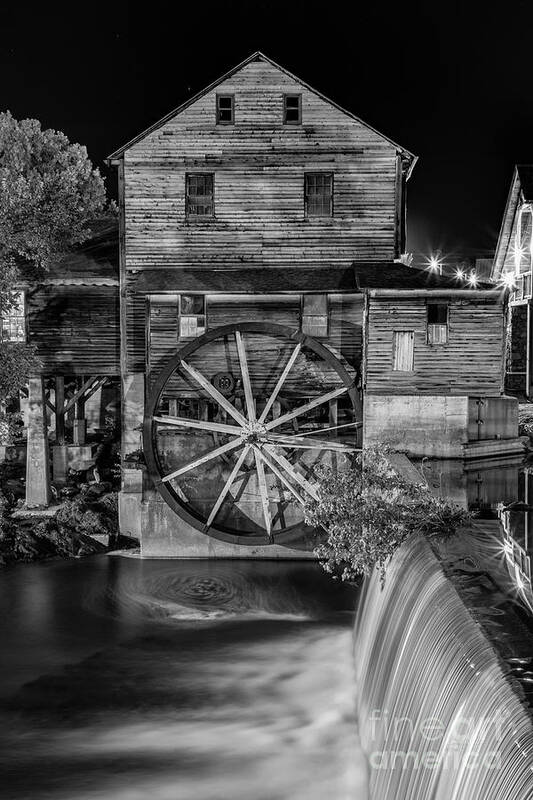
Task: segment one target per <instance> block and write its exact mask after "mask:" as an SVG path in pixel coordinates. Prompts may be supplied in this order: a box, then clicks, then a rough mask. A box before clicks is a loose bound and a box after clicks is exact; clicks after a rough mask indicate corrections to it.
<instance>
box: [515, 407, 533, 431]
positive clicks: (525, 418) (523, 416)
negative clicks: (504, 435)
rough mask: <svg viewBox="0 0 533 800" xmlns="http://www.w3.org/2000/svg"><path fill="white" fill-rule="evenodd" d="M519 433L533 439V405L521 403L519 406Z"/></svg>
mask: <svg viewBox="0 0 533 800" xmlns="http://www.w3.org/2000/svg"><path fill="white" fill-rule="evenodd" d="M518 433H519V435H520V436H530V437H531V438H533V403H521V404H520V405H519V406H518Z"/></svg>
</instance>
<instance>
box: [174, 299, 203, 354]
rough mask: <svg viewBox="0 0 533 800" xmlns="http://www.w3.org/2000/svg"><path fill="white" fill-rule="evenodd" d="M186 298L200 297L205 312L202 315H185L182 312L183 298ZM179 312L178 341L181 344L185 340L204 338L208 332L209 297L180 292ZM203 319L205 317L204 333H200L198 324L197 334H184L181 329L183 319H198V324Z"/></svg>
mask: <svg viewBox="0 0 533 800" xmlns="http://www.w3.org/2000/svg"><path fill="white" fill-rule="evenodd" d="M184 297H200V298H201V299H202V303H203V312H202V313H200V314H184V313H183V311H182V303H183V298H184ZM177 311H178V341H179V342H180V341H182V340H183V339H193V338H195V337H196V336H203V335H204V333H206V332H207V295H205V294H201V293H200V292H180V293H179V294H178V309H177ZM201 317H203V320H204V325H203V331H202V333H198V324H197V326H196V327H197V330H196V331H195V333H182V328H181V321H182V319H184V318H186V319H196V321H197V322H198V319H199V318H201Z"/></svg>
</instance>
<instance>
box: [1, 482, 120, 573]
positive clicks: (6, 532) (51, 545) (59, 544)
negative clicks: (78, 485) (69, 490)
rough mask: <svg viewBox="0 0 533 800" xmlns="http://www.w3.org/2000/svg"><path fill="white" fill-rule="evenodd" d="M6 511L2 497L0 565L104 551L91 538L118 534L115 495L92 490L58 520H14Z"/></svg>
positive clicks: (68, 504)
mask: <svg viewBox="0 0 533 800" xmlns="http://www.w3.org/2000/svg"><path fill="white" fill-rule="evenodd" d="M7 510H8V504H7V502H6V501H5V500H4V499H3V496H2V495H1V494H0V564H10V563H14V562H17V561H36V560H38V559H42V558H51V557H62V558H71V557H73V556H79V555H90V554H91V553H97V552H102V551H103V550H105V547H104V546H103V545H101V544H99V543H98V542H97V541H96V540H95V539H93V538H91V537H92V536H93V535H94V534H112V535H115V536H116V534H117V533H118V503H117V495H116V493H112V494H107V495H103V496H101V497H97V496H95V495H94V489H93V488H92V487H87V488H86V489H85V491H84V492H82V493H81V494H80V495H79V496H78V497H77V498H76V499H75V500H72V501H67V502H65V503H64V504H63V505H62V506H61V508H60V509H59V510H58V512H57V514H56V515H55V517H49V518H46V519H41V520H35V519H27V520H14V519H11V518H10V517H9V515H8V513H7ZM119 542H120V544H121V545H123V546H130V547H131V546H132V544H135V542H134V541H133V540H129V541H128V540H125V539H124V538H121V539H120V540H119Z"/></svg>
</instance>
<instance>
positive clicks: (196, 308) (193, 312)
mask: <svg viewBox="0 0 533 800" xmlns="http://www.w3.org/2000/svg"><path fill="white" fill-rule="evenodd" d="M202 333H205V295H203V294H182V295H181V296H180V333H179V335H180V339H183V338H189V337H191V336H201V335H202Z"/></svg>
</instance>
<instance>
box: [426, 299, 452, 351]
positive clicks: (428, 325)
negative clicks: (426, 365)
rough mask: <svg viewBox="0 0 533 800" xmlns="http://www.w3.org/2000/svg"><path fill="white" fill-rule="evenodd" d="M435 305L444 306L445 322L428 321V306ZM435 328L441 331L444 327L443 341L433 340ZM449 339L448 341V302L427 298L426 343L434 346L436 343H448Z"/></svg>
mask: <svg viewBox="0 0 533 800" xmlns="http://www.w3.org/2000/svg"><path fill="white" fill-rule="evenodd" d="M437 306H440V307H441V308H445V309H446V322H432V323H430V321H429V309H430V308H435V307H437ZM437 328H439V329H441V331H442V329H443V328H444V330H445V333H446V338H445V339H444V341H440V340H439V341H435V340H434V338H433V337H434V334H435V330H436V329H437ZM430 329H431V331H432V332H431V333H430ZM449 341H450V304H449V303H448V302H439V301H437V300H428V301H427V302H426V344H428V345H430V346H431V347H434V346H438V345H443V344H448V342H449Z"/></svg>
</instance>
